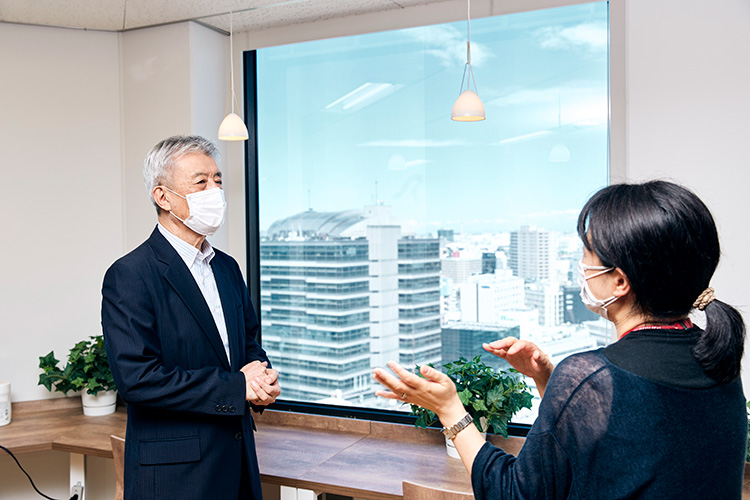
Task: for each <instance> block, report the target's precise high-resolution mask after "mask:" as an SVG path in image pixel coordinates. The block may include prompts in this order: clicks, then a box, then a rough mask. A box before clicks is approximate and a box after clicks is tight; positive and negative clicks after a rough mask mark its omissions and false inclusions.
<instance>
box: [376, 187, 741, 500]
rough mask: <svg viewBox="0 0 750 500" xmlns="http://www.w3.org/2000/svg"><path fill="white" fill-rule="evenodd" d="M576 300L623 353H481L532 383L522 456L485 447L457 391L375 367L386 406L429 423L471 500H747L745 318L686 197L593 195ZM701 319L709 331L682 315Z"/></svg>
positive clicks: (581, 227)
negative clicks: (423, 416)
mask: <svg viewBox="0 0 750 500" xmlns="http://www.w3.org/2000/svg"><path fill="white" fill-rule="evenodd" d="M578 234H579V235H580V237H581V240H582V241H583V247H584V248H583V259H582V260H581V262H579V265H578V281H579V284H580V286H581V298H582V300H583V302H584V303H585V304H586V307H588V308H589V309H590V310H592V311H594V312H596V313H598V314H600V315H601V316H603V317H604V318H605V319H608V320H609V321H611V322H612V323H614V326H615V328H616V330H617V337H618V340H617V342H615V343H613V344H611V345H610V346H608V347H605V348H602V349H598V350H595V351H590V352H585V353H580V354H575V355H572V356H569V357H568V358H566V359H565V360H563V361H562V362H561V363H560V364H559V365H558V366H557V367H554V366H553V365H552V363H551V362H550V361H549V359H548V358H547V356H546V355H545V354H544V353H543V352H541V351H540V350H539V348H538V347H537V346H536V345H534V344H533V343H530V342H527V341H523V340H518V339H510V338H509V339H502V340H498V341H495V342H493V343H491V344H487V345H485V346H484V347H485V349H486V350H487V351H489V352H491V353H493V354H495V355H497V356H500V357H502V358H504V359H506V360H507V361H508V362H509V363H511V364H512V365H513V366H514V367H515V368H516V369H518V370H519V371H520V372H521V373H523V374H525V375H528V376H531V377H533V378H534V380H535V382H536V384H537V388H538V389H539V391H540V394H542V395H543V398H542V403H541V405H540V407H539V416H538V418H537V420H536V422H535V423H534V425H533V426H532V428H531V431H530V432H529V434H528V436H527V437H526V442H525V444H524V447H523V449H522V450H521V452H520V453H519V454H518V456H517V457H515V456H512V455H510V454H507V453H505V452H503V451H502V450H500V449H499V448H495V447H493V446H492V445H490V444H488V443H486V442H485V441H484V439H483V438H482V437H481V435H480V434H479V431H477V429H476V427H475V426H473V425H468V424H469V423H470V422H471V417H470V416H468V414H466V411H465V410H464V407H463V405H462V404H461V401H460V400H459V398H458V396H457V394H456V389H455V386H454V384H453V382H451V380H450V379H449V378H448V377H447V376H446V375H444V374H443V373H441V372H439V371H437V370H435V369H433V368H430V367H428V366H422V367H421V374H422V375H423V376H424V378H421V377H419V376H417V375H415V374H412V373H410V372H408V371H407V370H405V369H404V368H402V367H401V366H399V365H398V364H396V363H393V362H391V363H389V366H390V367H391V369H393V370H394V372H395V373H396V375H397V377H393V376H392V375H390V374H388V373H386V372H385V371H384V370H382V369H380V368H378V369H375V371H374V378H375V380H377V381H378V382H380V383H381V384H383V385H384V386H385V387H386V388H388V389H389V391H378V393H377V394H378V395H380V396H383V397H386V398H390V399H400V400H402V401H406V402H409V403H413V404H417V405H419V406H422V407H424V408H428V409H430V410H432V411H434V412H435V413H436V414H437V415H438V417H439V418H440V421H441V422H442V423H443V425H445V427H446V428H445V429H444V432H446V433H447V435H449V436H451V435H452V436H453V440H454V443H455V445H456V449H457V450H458V452H459V453H460V455H461V458H462V460H463V462H464V465H465V466H466V468H467V469H468V470H469V472H470V474H471V480H472V485H473V488H474V495H475V497H476V498H477V500H483V499H485V498H487V499H490V498H498V499H526V500H537V499H564V498H567V499H582V498H591V499H626V498H628V499H634V498H638V499H659V500H662V499H670V498H675V499H681V500H687V499H696V500H697V499H700V500H706V499H721V500H731V499H740V497H741V489H742V479H743V471H744V463H745V452H746V446H747V444H746V439H747V416H746V410H745V399H744V395H743V391H742V384H741V381H740V378H739V375H740V363H741V359H742V352H743V344H744V338H745V326H744V323H743V320H742V317H741V316H740V314H739V313H738V312H737V311H736V310H735V309H734V308H732V307H731V306H729V305H727V304H725V303H723V302H721V301H719V300H718V299H716V298H715V295H714V290H713V289H712V288H711V287H710V280H711V276H712V275H713V273H714V271H715V270H716V266H717V264H718V262H719V254H720V251H719V240H718V235H717V232H716V226H715V224H714V220H713V218H712V216H711V213H710V212H709V210H708V208H707V207H706V206H705V205H704V204H703V202H701V200H700V199H699V198H698V197H697V196H696V195H695V194H693V193H692V192H691V191H689V190H687V189H685V188H683V187H681V186H678V185H676V184H673V183H670V182H664V181H652V182H647V183H644V184H632V185H628V184H620V185H613V186H609V187H606V188H604V189H602V190H601V191H599V192H597V193H596V194H595V195H594V196H593V197H592V198H591V199H590V200H589V201H588V202H587V203H586V205H585V206H584V207H583V210H582V211H581V214H580V216H579V218H578ZM694 309H697V310H700V311H703V312H704V313H705V320H706V327H705V329H701V328H699V327H697V326H695V325H694V324H693V323H692V321H691V320H690V319H689V317H688V315H689V313H690V312H691V311H693V310H694Z"/></svg>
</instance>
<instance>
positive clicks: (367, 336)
mask: <svg viewBox="0 0 750 500" xmlns="http://www.w3.org/2000/svg"><path fill="white" fill-rule="evenodd" d="M250 57H254V59H252V62H253V72H252V74H253V75H255V80H254V81H252V82H249V85H248V88H249V89H250V90H249V92H250V95H249V96H248V102H250V103H252V105H254V106H255V108H254V109H253V111H254V112H255V113H256V120H257V130H256V134H257V136H256V137H257V157H254V158H251V161H250V162H249V163H250V166H249V168H250V175H249V176H248V177H249V178H252V179H257V200H258V207H257V214H256V213H254V209H252V210H251V213H250V217H251V218H255V217H257V224H258V229H259V234H260V240H259V242H258V245H257V247H258V249H257V251H258V252H259V257H258V258H257V259H256V263H257V264H258V265H257V266H256V268H257V269H259V272H260V276H259V283H260V284H259V288H260V290H259V292H258V291H257V290H256V296H259V297H260V311H261V324H262V335H263V346H264V348H265V349H266V350H267V352H268V354H269V356H270V357H271V359H272V361H273V363H274V366H275V367H276V368H278V369H279V372H280V373H281V384H282V386H283V397H284V399H287V400H291V401H299V402H306V403H321V404H333V405H340V406H349V407H361V408H371V409H390V410H404V409H405V408H403V407H401V406H400V405H399V404H394V402H393V401H386V400H382V399H378V398H376V397H375V396H374V390H375V387H374V386H373V382H372V379H371V376H370V375H371V372H372V368H373V367H375V366H383V365H384V364H385V363H386V362H387V361H388V360H390V359H393V360H398V361H400V362H401V363H403V364H404V365H407V366H408V367H413V366H414V365H415V364H422V363H435V364H436V365H441V364H443V363H446V362H449V361H453V360H454V359H456V358H457V357H458V356H464V357H467V358H469V357H473V356H475V355H476V354H480V353H481V352H482V350H481V345H482V343H483V342H487V341H491V340H494V339H496V338H500V337H503V336H507V335H515V336H519V335H520V336H521V337H523V338H528V339H531V340H533V341H535V342H537V343H538V344H540V345H541V346H542V347H543V348H544V349H545V350H546V351H547V352H548V353H549V354H550V355H551V356H552V357H553V359H554V360H555V361H556V362H557V361H559V360H560V359H561V358H562V357H564V356H567V355H569V354H571V353H573V352H578V351H581V350H586V349H590V348H593V347H596V346H598V345H603V344H605V343H607V342H608V340H609V330H608V328H607V326H606V324H604V322H603V320H597V319H596V318H597V317H596V316H594V315H592V314H591V313H589V312H588V311H586V309H585V308H584V307H583V305H582V304H581V302H580V299H579V297H578V293H579V290H578V286H577V284H576V282H575V270H576V262H577V260H578V259H580V256H581V244H580V242H579V241H578V238H577V236H576V235H575V221H576V217H577V214H578V212H579V210H580V209H581V207H582V206H583V204H584V202H585V200H586V199H587V198H588V197H589V196H590V195H591V194H592V193H593V192H594V191H596V190H597V189H599V188H600V187H602V186H604V185H605V184H606V183H607V180H608V5H607V3H606V2H600V3H590V4H584V5H576V6H570V7H561V8H556V9H548V10H542V11H534V12H528V13H520V14H513V15H506V16H498V17H490V18H484V19H476V20H474V21H472V63H473V66H474V72H475V75H476V81H477V84H478V91H479V96H480V97H481V99H482V100H483V102H484V105H485V108H486V112H487V120H486V121H483V122H477V123H460V122H453V121H451V120H450V111H451V107H452V105H453V101H454V100H455V99H456V97H457V96H458V92H459V84H460V83H461V75H462V72H463V67H464V62H465V58H466V23H465V22H459V23H453V24H444V25H436V26H427V27H419V28H412V29H405V30H398V31H390V32H382V33H374V34H367V35H360V36H353V37H346V38H336V39H329V40H321V41H314V42H307V43H300V44H294V45H285V46H280V47H273V48H267V49H261V50H258V51H257V52H256V53H255V54H254V56H250ZM248 60H249V59H248ZM256 168H257V171H255V170H253V169H256ZM254 188H255V186H254V185H253V189H254ZM254 196H255V193H254V192H253V193H250V198H254ZM251 205H254V204H251ZM250 251H251V252H255V251H256V250H255V249H254V248H251V249H250ZM251 262H252V259H251ZM250 272H251V273H253V272H255V269H253V268H252V267H251V269H250ZM484 358H485V360H486V361H491V362H492V363H494V364H495V365H496V366H498V367H502V363H501V362H500V360H497V359H495V358H492V356H490V355H489V354H485V356H484ZM533 418H534V412H533V411H532V412H528V413H527V414H525V415H521V416H519V418H518V419H517V420H521V421H526V422H528V421H530V420H532V419H533Z"/></svg>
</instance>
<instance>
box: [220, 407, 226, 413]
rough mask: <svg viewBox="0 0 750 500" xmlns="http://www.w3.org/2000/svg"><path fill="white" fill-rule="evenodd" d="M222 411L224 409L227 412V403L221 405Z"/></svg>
mask: <svg viewBox="0 0 750 500" xmlns="http://www.w3.org/2000/svg"><path fill="white" fill-rule="evenodd" d="M221 411H223V412H224V413H226V412H227V405H223V406H222V407H221Z"/></svg>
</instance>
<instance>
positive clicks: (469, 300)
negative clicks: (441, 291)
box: [459, 274, 525, 323]
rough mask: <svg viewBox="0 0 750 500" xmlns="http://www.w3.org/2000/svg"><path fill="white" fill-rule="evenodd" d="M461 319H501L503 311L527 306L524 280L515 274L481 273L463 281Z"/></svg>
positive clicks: (493, 321) (485, 320) (491, 321)
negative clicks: (466, 281)
mask: <svg viewBox="0 0 750 500" xmlns="http://www.w3.org/2000/svg"><path fill="white" fill-rule="evenodd" d="M459 296H460V298H459V303H460V307H461V320H462V321H471V322H479V323H497V322H499V321H500V319H499V316H500V314H502V312H503V311H508V310H511V309H523V308H525V303H524V283H523V279H521V278H517V277H515V276H495V275H494V274H492V275H487V274H481V275H478V276H474V277H473V278H472V282H471V283H463V284H461V285H459Z"/></svg>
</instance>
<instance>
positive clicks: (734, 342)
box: [693, 300, 745, 383]
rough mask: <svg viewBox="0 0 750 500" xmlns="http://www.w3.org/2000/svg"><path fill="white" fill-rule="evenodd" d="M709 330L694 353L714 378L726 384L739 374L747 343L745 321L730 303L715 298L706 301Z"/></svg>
mask: <svg viewBox="0 0 750 500" xmlns="http://www.w3.org/2000/svg"><path fill="white" fill-rule="evenodd" d="M704 307H705V309H704V312H705V313H706V329H705V330H704V331H703V334H702V335H701V337H700V338H699V339H698V342H697V343H696V345H695V347H694V348H693V355H694V356H695V358H696V359H697V360H698V362H700V364H701V365H702V366H703V370H704V371H705V372H706V374H707V375H708V376H709V377H711V378H713V379H714V380H716V381H718V382H721V383H727V382H731V381H733V380H735V379H736V378H737V377H739V375H740V368H741V364H742V353H743V350H744V344H745V323H744V321H743V320H742V316H741V315H740V313H739V312H738V311H737V310H736V309H735V308H734V307H732V306H730V305H729V304H725V303H724V302H721V301H720V300H713V301H711V302H710V303H708V304H706V305H705V306H704Z"/></svg>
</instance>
